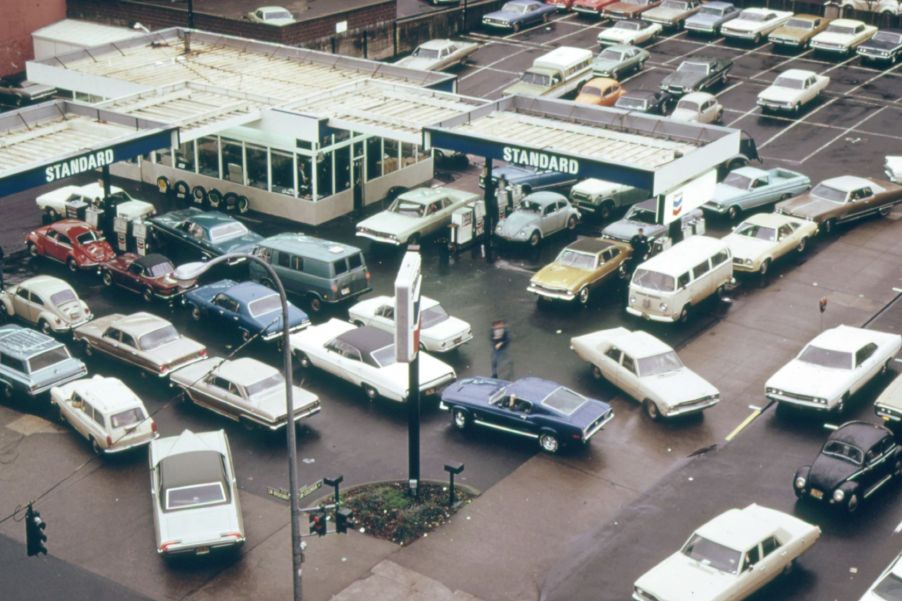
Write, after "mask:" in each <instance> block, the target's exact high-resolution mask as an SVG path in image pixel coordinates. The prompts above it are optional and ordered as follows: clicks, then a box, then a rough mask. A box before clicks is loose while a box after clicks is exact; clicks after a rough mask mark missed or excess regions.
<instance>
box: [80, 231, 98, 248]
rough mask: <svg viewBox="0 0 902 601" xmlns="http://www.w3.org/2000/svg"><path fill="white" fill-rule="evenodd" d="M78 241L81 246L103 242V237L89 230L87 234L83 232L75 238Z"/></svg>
mask: <svg viewBox="0 0 902 601" xmlns="http://www.w3.org/2000/svg"><path fill="white" fill-rule="evenodd" d="M75 239H76V240H78V243H79V244H82V245H84V244H91V243H92V242H99V241H100V240H103V238H102V237H101V236H98V235H97V233H96V232H94V231H92V230H88V231H87V232H82V233H81V234H79V235H77V236H76V237H75Z"/></svg>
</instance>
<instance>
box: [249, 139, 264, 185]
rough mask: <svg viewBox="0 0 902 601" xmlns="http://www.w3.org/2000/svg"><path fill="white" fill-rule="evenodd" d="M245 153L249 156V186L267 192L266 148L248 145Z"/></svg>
mask: <svg viewBox="0 0 902 601" xmlns="http://www.w3.org/2000/svg"><path fill="white" fill-rule="evenodd" d="M244 152H245V154H246V156H247V185H248V186H253V187H255V188H262V189H263V190H267V189H268V185H267V179H268V178H267V175H266V174H267V171H268V169H267V163H266V154H267V152H266V148H264V147H263V146H253V145H251V144H248V145H247V146H246V147H245V149H244Z"/></svg>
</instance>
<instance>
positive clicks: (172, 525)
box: [159, 499, 242, 544]
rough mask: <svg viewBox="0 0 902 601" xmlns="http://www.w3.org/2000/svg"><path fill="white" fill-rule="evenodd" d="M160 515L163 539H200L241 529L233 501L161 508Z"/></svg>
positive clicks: (220, 535) (209, 538)
mask: <svg viewBox="0 0 902 601" xmlns="http://www.w3.org/2000/svg"><path fill="white" fill-rule="evenodd" d="M232 502H233V503H234V502H235V500H234V499H233V500H232ZM159 517H160V521H159V525H160V540H159V542H160V543H163V542H166V541H169V540H180V541H181V542H182V544H191V543H198V542H204V541H208V540H217V539H219V538H221V537H222V535H223V533H225V532H241V531H242V530H241V522H240V521H239V520H238V515H237V512H236V508H235V507H234V506H233V505H232V504H231V503H225V504H223V505H212V506H208V507H198V508H197V509H182V510H179V511H168V512H160V513H159Z"/></svg>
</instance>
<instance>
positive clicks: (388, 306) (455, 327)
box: [348, 296, 473, 353]
mask: <svg viewBox="0 0 902 601" xmlns="http://www.w3.org/2000/svg"><path fill="white" fill-rule="evenodd" d="M348 316H349V317H350V318H351V323H353V324H355V325H358V326H373V327H375V328H379V329H380V330H385V331H386V332H389V333H391V334H394V332H395V299H394V297H391V296H376V297H374V298H368V299H366V300H364V301H360V302H359V303H357V304H356V305H354V306H353V307H351V308H350V309H348ZM472 339H473V330H472V329H471V328H470V324H468V323H467V322H465V321H464V320H462V319H458V318H456V317H452V316H450V315H448V313H447V312H446V311H445V309H444V308H443V307H442V306H441V304H439V302H438V301H437V300H435V299H432V298H429V297H428V296H421V297H420V348H422V349H425V350H427V351H429V352H432V353H444V352H447V351H450V350H453V349H456V348H458V347H459V346H461V345H463V344H466V343H467V342H469V341H470V340H472Z"/></svg>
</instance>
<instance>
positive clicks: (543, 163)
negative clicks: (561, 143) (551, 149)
mask: <svg viewBox="0 0 902 601" xmlns="http://www.w3.org/2000/svg"><path fill="white" fill-rule="evenodd" d="M501 158H502V160H503V161H504V162H506V163H510V164H511V165H524V166H526V167H534V168H535V169H540V170H542V171H556V172H558V173H568V174H570V175H577V174H578V173H579V161H577V160H576V159H571V158H568V157H562V156H559V155H556V154H549V153H547V152H542V151H541V150H531V149H527V148H517V147H516V146H505V147H504V149H503V150H502V153H501Z"/></svg>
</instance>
